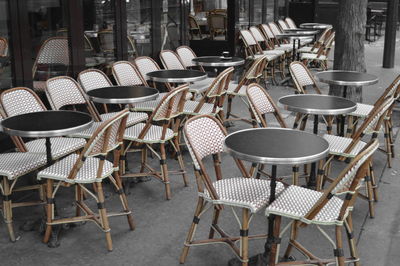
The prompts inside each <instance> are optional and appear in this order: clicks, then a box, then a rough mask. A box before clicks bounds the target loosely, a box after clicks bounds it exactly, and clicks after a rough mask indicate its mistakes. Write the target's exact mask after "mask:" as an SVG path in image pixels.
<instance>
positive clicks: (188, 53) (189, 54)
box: [176, 45, 197, 68]
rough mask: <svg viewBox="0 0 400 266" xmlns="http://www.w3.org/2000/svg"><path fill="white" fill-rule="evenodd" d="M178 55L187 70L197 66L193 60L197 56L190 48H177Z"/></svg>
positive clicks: (183, 46)
mask: <svg viewBox="0 0 400 266" xmlns="http://www.w3.org/2000/svg"><path fill="white" fill-rule="evenodd" d="M176 53H177V54H178V55H179V59H180V60H181V62H182V63H183V65H184V67H185V68H188V67H193V66H196V65H195V64H193V62H192V59H193V58H195V57H197V56H196V54H195V52H193V50H192V49H191V48H190V47H189V46H185V45H182V46H179V47H178V48H176Z"/></svg>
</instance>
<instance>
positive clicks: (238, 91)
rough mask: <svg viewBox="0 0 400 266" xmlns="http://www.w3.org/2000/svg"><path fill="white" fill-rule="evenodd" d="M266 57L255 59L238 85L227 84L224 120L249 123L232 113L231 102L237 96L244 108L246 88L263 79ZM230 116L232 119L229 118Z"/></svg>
mask: <svg viewBox="0 0 400 266" xmlns="http://www.w3.org/2000/svg"><path fill="white" fill-rule="evenodd" d="M266 60H267V59H266V57H265V56H263V57H259V58H258V59H256V60H255V61H254V62H253V64H252V65H251V66H250V68H249V69H248V70H247V71H246V73H245V74H244V76H243V78H242V79H241V80H240V82H239V83H231V84H229V87H228V91H227V96H228V106H227V112H226V120H243V121H246V122H249V123H251V122H250V121H249V120H248V119H245V118H243V117H241V116H239V115H237V114H233V113H232V101H233V99H234V98H235V97H236V96H238V97H239V98H240V100H242V101H243V102H244V104H245V105H246V106H248V103H247V102H246V88H247V85H249V84H250V83H252V82H256V83H258V82H259V80H260V79H261V78H263V72H264V69H265V65H266V63H267V62H266ZM231 116H232V118H230V117H231Z"/></svg>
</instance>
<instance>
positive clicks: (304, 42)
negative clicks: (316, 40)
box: [268, 22, 313, 46]
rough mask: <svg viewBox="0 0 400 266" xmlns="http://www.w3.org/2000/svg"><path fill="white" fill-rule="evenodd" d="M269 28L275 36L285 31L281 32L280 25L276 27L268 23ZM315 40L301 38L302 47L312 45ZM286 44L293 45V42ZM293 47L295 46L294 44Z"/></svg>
mask: <svg viewBox="0 0 400 266" xmlns="http://www.w3.org/2000/svg"><path fill="white" fill-rule="evenodd" d="M268 26H269V28H270V29H271V31H272V32H273V34H274V35H275V36H276V35H278V34H280V33H283V31H281V30H280V29H279V27H278V25H276V24H275V23H274V22H269V23H268ZM312 41H313V39H312V38H309V37H300V45H301V46H304V45H308V44H310V43H312ZM284 43H292V41H287V40H286V41H284ZM292 45H293V44H292Z"/></svg>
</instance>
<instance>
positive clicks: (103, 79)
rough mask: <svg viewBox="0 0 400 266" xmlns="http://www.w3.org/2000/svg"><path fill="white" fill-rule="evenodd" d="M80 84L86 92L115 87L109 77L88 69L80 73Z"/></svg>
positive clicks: (96, 70)
mask: <svg viewBox="0 0 400 266" xmlns="http://www.w3.org/2000/svg"><path fill="white" fill-rule="evenodd" d="M78 82H79V83H80V84H81V85H82V88H83V89H84V90H85V91H90V90H93V89H98V88H104V87H110V86H113V84H112V82H111V81H110V79H109V78H108V77H107V75H106V74H105V73H104V72H103V71H101V70H98V69H86V70H84V71H82V72H80V73H79V75H78Z"/></svg>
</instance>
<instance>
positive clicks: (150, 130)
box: [121, 85, 188, 200]
mask: <svg viewBox="0 0 400 266" xmlns="http://www.w3.org/2000/svg"><path fill="white" fill-rule="evenodd" d="M187 91H188V87H187V85H182V86H179V87H177V88H175V89H173V90H172V91H170V92H168V93H167V94H166V95H165V96H164V98H163V99H162V100H161V101H160V102H159V103H158V105H157V107H156V109H155V110H154V112H153V113H152V115H151V117H150V118H149V120H148V122H147V123H139V124H136V125H134V126H132V127H129V128H127V130H126V131H125V133H124V139H125V140H127V141H129V143H128V144H127V145H125V148H124V150H123V157H122V158H123V159H122V162H121V164H122V169H123V167H124V165H125V160H124V158H125V155H126V153H127V152H130V151H131V148H133V150H137V149H138V148H140V149H141V150H142V159H141V169H140V173H135V174H125V175H124V176H123V177H135V178H136V177H142V176H153V177H155V178H156V179H158V180H159V181H161V182H162V183H164V185H165V195H166V198H167V199H168V200H169V199H171V187H170V181H169V174H170V173H171V174H172V173H174V174H181V175H182V177H183V181H184V184H185V186H187V185H188V183H187V178H186V172H185V164H184V161H183V158H182V154H181V152H180V147H179V146H180V144H179V138H178V130H179V126H180V121H181V120H180V119H181V117H180V116H181V115H182V114H183V106H184V104H185V97H186V93H187ZM157 123H158V124H160V123H161V126H159V125H156V124H157ZM171 128H172V129H171ZM167 143H170V144H171V146H172V147H173V149H174V151H175V152H176V155H177V159H178V162H179V166H180V170H179V171H175V172H170V171H168V166H167V154H166V147H165V146H166V144H167ZM155 145H157V146H159V151H160V154H159V153H157V152H156V150H155V148H154V146H155ZM147 150H150V151H151V152H152V154H153V155H155V156H156V157H157V158H158V159H159V160H160V166H161V171H156V170H155V169H154V168H152V167H151V166H150V165H149V164H148V163H147ZM145 170H148V172H144V171H145Z"/></svg>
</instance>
